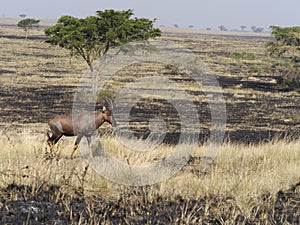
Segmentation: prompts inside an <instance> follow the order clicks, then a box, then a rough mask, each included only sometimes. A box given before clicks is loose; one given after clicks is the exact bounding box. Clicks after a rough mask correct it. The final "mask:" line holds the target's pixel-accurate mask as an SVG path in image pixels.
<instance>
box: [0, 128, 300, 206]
mask: <svg viewBox="0 0 300 225" xmlns="http://www.w3.org/2000/svg"><path fill="white" fill-rule="evenodd" d="M100 140H101V143H102V145H103V147H104V149H106V150H107V151H108V152H109V153H110V154H111V155H112V156H113V157H116V158H117V159H118V160H121V161H123V162H124V163H129V164H130V165H131V166H134V165H144V166H147V165H149V164H150V163H155V160H160V159H162V158H163V157H166V156H168V154H169V153H170V152H172V151H173V150H174V146H164V145H162V146H158V147H157V148H156V149H154V150H152V151H151V152H146V153H143V152H141V151H140V152H137V153H136V152H134V151H132V150H130V149H128V148H127V147H125V146H124V145H123V144H122V143H120V142H119V141H118V139H117V138H114V137H109V136H107V137H106V136H104V137H100ZM73 141H74V138H64V139H62V140H61V141H60V142H59V144H58V147H57V148H56V154H55V157H54V158H53V159H52V160H49V159H46V155H45V149H46V139H45V137H44V134H43V133H39V134H36V133H34V132H33V131H32V130H30V129H23V130H22V131H21V132H18V133H13V132H8V131H7V132H4V131H2V132H1V134H0V154H1V158H0V184H1V186H2V187H5V186H6V185H8V184H11V183H15V184H25V185H31V186H32V187H33V190H38V189H39V188H40V187H41V186H42V185H44V184H49V185H62V187H63V188H65V189H66V190H69V189H70V190H72V188H73V187H82V188H83V190H84V192H85V195H89V194H93V193H97V194H98V195H99V196H103V197H107V198H109V199H115V198H118V196H119V194H120V192H121V191H122V190H123V189H124V187H123V186H122V185H118V184H116V183H113V182H110V181H108V180H106V179H104V178H102V177H101V176H99V175H98V174H97V173H95V172H94V171H93V170H92V169H91V168H89V169H88V170H87V173H86V174H85V172H86V171H85V167H86V166H87V165H88V164H87V162H85V161H84V160H83V159H82V157H81V155H80V153H79V152H77V153H76V154H75V155H76V158H75V159H73V160H71V159H69V155H70V153H71V150H72V145H73ZM136 145H141V143H140V142H137V143H136ZM194 147H195V149H196V150H195V155H194V156H195V157H201V155H202V154H203V151H204V149H205V146H194ZM199 168H200V165H199V163H191V164H189V165H187V166H186V167H184V168H182V169H181V170H180V171H179V172H178V173H177V174H176V175H175V176H173V177H171V178H169V179H168V180H166V181H164V182H162V183H160V184H158V185H154V186H153V191H155V192H159V193H160V194H161V195H162V196H168V197H172V196H176V195H181V196H183V197H184V198H187V199H190V198H200V197H204V196H211V195H221V196H224V195H226V196H233V197H234V198H235V199H236V201H237V203H238V204H239V207H240V208H241V209H244V210H247V208H248V206H249V204H251V202H253V201H255V199H257V198H259V197H260V196H261V195H263V194H265V193H270V194H271V195H275V193H276V192H278V191H279V190H281V189H282V190H285V189H288V188H289V187H290V186H291V185H292V184H295V183H296V182H298V181H299V171H300V141H299V140H297V141H289V140H288V139H285V140H277V141H271V142H268V143H262V144H258V145H244V144H233V143H225V144H223V146H222V147H221V149H220V152H219V154H218V156H217V158H216V159H215V161H214V162H213V164H212V165H211V166H209V167H208V168H206V169H205V170H199ZM193 169H194V172H192V171H193ZM195 171H196V172H195Z"/></svg>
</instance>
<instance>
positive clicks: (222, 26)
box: [219, 25, 228, 31]
mask: <svg viewBox="0 0 300 225" xmlns="http://www.w3.org/2000/svg"><path fill="white" fill-rule="evenodd" d="M219 29H220V31H227V30H228V29H227V28H226V27H225V26H224V25H221V26H219Z"/></svg>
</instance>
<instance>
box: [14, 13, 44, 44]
mask: <svg viewBox="0 0 300 225" xmlns="http://www.w3.org/2000/svg"><path fill="white" fill-rule="evenodd" d="M39 22H40V21H39V20H36V19H32V18H27V19H23V20H21V21H19V22H18V24H17V26H18V27H20V28H22V29H23V30H24V31H25V38H26V39H27V37H28V34H29V30H31V29H33V28H37V27H39Z"/></svg>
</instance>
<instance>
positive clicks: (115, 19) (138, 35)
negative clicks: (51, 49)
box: [45, 9, 161, 92]
mask: <svg viewBox="0 0 300 225" xmlns="http://www.w3.org/2000/svg"><path fill="white" fill-rule="evenodd" d="M132 16H133V11H132V10H131V9H129V10H123V11H115V10H112V9H110V10H105V11H97V12H96V16H89V17H86V18H75V17H72V16H62V17H61V18H59V20H58V21H57V24H56V25H55V26H53V27H50V28H48V29H46V30H45V34H46V36H47V38H48V39H47V41H46V42H48V43H50V44H51V45H58V46H60V47H62V48H65V49H67V50H69V51H70V54H71V56H74V55H79V56H81V57H82V58H83V59H84V60H85V61H86V63H87V64H88V66H89V68H90V70H91V73H92V78H93V81H94V82H95V79H96V78H95V77H94V74H93V62H94V61H95V59H97V58H98V57H101V56H103V55H105V54H106V53H107V51H108V50H109V49H110V48H112V47H116V46H120V45H123V44H126V43H129V42H132V41H138V40H148V39H150V38H154V37H157V36H160V35H161V31H160V30H159V29H157V28H154V27H153V23H154V21H155V20H149V19H146V18H131V17H132ZM94 82H93V83H94ZM93 92H94V87H93Z"/></svg>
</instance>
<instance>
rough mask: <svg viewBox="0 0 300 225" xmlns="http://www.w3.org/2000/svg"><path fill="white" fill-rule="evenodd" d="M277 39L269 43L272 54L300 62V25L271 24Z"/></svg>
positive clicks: (268, 46)
mask: <svg viewBox="0 0 300 225" xmlns="http://www.w3.org/2000/svg"><path fill="white" fill-rule="evenodd" d="M270 28H271V30H272V35H273V36H274V38H275V41H272V42H268V43H267V51H268V52H269V54H270V55H273V56H279V57H287V58H289V59H290V60H291V61H292V62H300V27H278V26H271V27H270Z"/></svg>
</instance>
